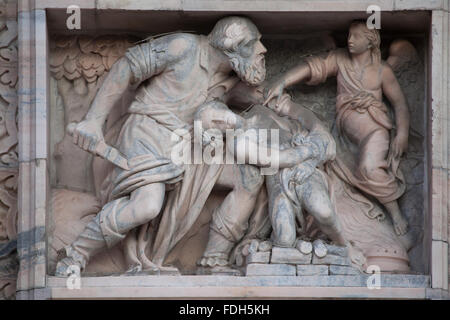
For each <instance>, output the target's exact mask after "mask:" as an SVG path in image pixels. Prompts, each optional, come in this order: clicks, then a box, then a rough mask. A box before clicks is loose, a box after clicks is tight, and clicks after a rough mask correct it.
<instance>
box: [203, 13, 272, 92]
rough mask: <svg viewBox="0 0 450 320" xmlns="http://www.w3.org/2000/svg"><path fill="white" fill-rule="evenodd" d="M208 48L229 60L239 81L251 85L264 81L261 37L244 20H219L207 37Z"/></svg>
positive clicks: (229, 18)
mask: <svg viewBox="0 0 450 320" xmlns="http://www.w3.org/2000/svg"><path fill="white" fill-rule="evenodd" d="M208 39H209V42H210V44H211V45H212V46H213V47H215V48H217V49H219V50H221V51H222V52H223V53H224V54H225V55H226V56H227V57H228V58H229V59H230V63H231V67H232V68H233V70H234V71H235V72H236V73H237V75H238V76H239V78H241V79H242V80H243V81H245V82H247V83H248V84H250V85H259V84H261V83H262V82H263V81H264V79H265V77H266V66H265V59H264V54H265V53H266V52H267V50H266V48H265V47H264V45H263V44H262V43H261V34H260V33H259V31H258V29H257V28H256V26H255V25H254V24H253V22H251V21H250V20H249V19H247V18H243V17H226V18H223V19H221V20H219V21H218V22H217V23H216V25H215V26H214V29H213V30H212V31H211V33H210V34H209V36H208Z"/></svg>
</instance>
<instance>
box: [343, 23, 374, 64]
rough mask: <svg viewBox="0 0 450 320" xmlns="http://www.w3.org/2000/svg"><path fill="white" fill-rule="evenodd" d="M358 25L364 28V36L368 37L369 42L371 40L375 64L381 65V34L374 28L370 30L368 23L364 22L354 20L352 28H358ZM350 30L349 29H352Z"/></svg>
mask: <svg viewBox="0 0 450 320" xmlns="http://www.w3.org/2000/svg"><path fill="white" fill-rule="evenodd" d="M357 25H362V26H363V27H364V35H365V36H366V38H367V40H369V43H370V46H371V48H370V50H371V51H372V54H371V55H372V60H373V62H374V63H380V62H381V50H380V45H381V37H380V32H379V31H378V30H377V29H375V28H373V29H369V28H368V27H367V23H366V21H364V20H354V21H353V22H352V23H351V24H350V28H351V27H353V26H357ZM350 28H349V29H350Z"/></svg>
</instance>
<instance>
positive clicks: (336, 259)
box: [312, 254, 351, 266]
mask: <svg viewBox="0 0 450 320" xmlns="http://www.w3.org/2000/svg"><path fill="white" fill-rule="evenodd" d="M312 263H313V264H329V265H332V264H333V265H338V266H350V265H351V263H350V259H349V258H347V257H341V256H336V255H334V254H327V255H326V256H325V257H323V258H319V257H317V256H316V255H314V257H313V259H312Z"/></svg>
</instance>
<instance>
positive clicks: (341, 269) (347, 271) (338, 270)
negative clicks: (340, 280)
mask: <svg viewBox="0 0 450 320" xmlns="http://www.w3.org/2000/svg"><path fill="white" fill-rule="evenodd" d="M357 274H361V273H360V272H359V270H358V269H356V268H353V267H349V266H335V265H331V266H330V275H357Z"/></svg>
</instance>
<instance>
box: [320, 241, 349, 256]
mask: <svg viewBox="0 0 450 320" xmlns="http://www.w3.org/2000/svg"><path fill="white" fill-rule="evenodd" d="M325 246H326V247H327V251H328V254H333V255H336V256H341V257H348V248H347V247H341V246H336V245H332V244H325Z"/></svg>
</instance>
